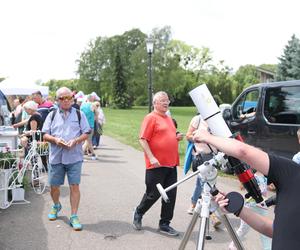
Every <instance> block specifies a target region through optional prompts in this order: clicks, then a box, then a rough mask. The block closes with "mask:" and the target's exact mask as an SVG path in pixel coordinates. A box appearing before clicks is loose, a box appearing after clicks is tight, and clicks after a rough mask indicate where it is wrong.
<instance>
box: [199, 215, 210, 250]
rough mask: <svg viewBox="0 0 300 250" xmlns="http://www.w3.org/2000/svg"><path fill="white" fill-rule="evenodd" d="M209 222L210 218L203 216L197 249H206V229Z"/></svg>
mask: <svg viewBox="0 0 300 250" xmlns="http://www.w3.org/2000/svg"><path fill="white" fill-rule="evenodd" d="M207 223H208V218H206V217H202V218H201V223H200V229H199V236H198V242H197V250H203V249H204V243H205V231H206V225H207Z"/></svg>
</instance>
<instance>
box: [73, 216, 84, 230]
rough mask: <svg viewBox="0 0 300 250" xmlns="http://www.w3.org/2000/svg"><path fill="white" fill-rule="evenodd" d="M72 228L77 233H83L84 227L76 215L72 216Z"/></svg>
mask: <svg viewBox="0 0 300 250" xmlns="http://www.w3.org/2000/svg"><path fill="white" fill-rule="evenodd" d="M70 226H71V227H73V229H74V230H75V231H81V230H82V225H81V224H80V222H79V219H78V216H77V215H76V214H73V215H71V217H70Z"/></svg>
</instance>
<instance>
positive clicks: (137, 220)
mask: <svg viewBox="0 0 300 250" xmlns="http://www.w3.org/2000/svg"><path fill="white" fill-rule="evenodd" d="M142 218H143V215H141V214H138V212H137V211H136V209H135V210H134V212H133V222H132V225H133V228H134V229H135V230H141V229H142Z"/></svg>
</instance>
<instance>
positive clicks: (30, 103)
mask: <svg viewBox="0 0 300 250" xmlns="http://www.w3.org/2000/svg"><path fill="white" fill-rule="evenodd" d="M23 107H24V108H26V109H31V110H34V111H36V110H37V109H38V104H37V103H36V102H34V101H28V102H26V103H25V104H24V105H23Z"/></svg>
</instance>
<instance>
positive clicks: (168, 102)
mask: <svg viewBox="0 0 300 250" xmlns="http://www.w3.org/2000/svg"><path fill="white" fill-rule="evenodd" d="M158 102H159V103H167V104H170V100H159V101H158Z"/></svg>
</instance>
